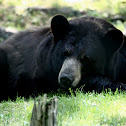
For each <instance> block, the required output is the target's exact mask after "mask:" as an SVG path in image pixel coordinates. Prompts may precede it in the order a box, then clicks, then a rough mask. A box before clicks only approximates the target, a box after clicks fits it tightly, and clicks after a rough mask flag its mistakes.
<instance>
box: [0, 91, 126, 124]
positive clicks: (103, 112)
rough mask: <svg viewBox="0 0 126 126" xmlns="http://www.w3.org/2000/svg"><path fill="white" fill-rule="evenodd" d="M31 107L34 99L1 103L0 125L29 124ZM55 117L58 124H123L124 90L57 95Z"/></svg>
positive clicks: (125, 102)
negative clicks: (119, 91) (56, 113)
mask: <svg viewBox="0 0 126 126" xmlns="http://www.w3.org/2000/svg"><path fill="white" fill-rule="evenodd" d="M57 96H58V95H57ZM48 97H49V98H50V97H51V96H50V95H49V96H48ZM32 107H33V99H29V100H28V101H25V100H24V99H23V98H17V100H16V101H15V102H12V101H8V102H2V103H0V126H28V125H29V123H30V119H31V113H32ZM57 120H58V126H125V125H126V93H123V92H121V93H118V92H115V93H114V94H113V93H112V92H109V93H104V92H103V93H100V94H97V93H96V94H95V93H82V92H79V91H77V93H76V96H74V95H73V93H71V95H69V96H68V95H65V94H62V95H59V96H58V115H57Z"/></svg>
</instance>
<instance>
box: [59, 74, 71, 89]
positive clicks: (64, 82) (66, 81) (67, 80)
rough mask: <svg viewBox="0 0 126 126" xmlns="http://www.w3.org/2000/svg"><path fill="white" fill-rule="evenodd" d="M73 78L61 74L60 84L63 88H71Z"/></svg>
mask: <svg viewBox="0 0 126 126" xmlns="http://www.w3.org/2000/svg"><path fill="white" fill-rule="evenodd" d="M72 83H73V77H72V76H71V75H69V74H62V75H61V76H60V84H61V86H62V87H64V88H69V87H72Z"/></svg>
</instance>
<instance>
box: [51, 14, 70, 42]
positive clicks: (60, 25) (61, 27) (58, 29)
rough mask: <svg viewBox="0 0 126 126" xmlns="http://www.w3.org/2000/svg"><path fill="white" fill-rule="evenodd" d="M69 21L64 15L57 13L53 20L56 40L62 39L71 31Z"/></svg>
mask: <svg viewBox="0 0 126 126" xmlns="http://www.w3.org/2000/svg"><path fill="white" fill-rule="evenodd" d="M69 28H70V25H69V22H68V20H67V19H66V18H65V17H64V16H62V15H56V16H54V17H53V18H52V21H51V31H52V33H53V35H54V39H55V41H58V40H60V39H62V38H63V37H64V36H65V35H66V34H67V33H68V32H69Z"/></svg>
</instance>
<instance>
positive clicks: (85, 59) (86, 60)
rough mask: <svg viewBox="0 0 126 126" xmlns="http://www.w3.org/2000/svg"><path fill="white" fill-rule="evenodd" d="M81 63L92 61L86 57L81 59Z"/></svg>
mask: <svg viewBox="0 0 126 126" xmlns="http://www.w3.org/2000/svg"><path fill="white" fill-rule="evenodd" d="M81 61H82V62H88V61H90V60H89V57H88V56H86V55H85V56H83V57H81Z"/></svg>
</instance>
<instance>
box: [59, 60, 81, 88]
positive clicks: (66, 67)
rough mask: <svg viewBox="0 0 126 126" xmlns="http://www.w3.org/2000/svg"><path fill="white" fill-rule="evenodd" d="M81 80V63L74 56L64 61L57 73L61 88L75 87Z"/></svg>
mask: <svg viewBox="0 0 126 126" xmlns="http://www.w3.org/2000/svg"><path fill="white" fill-rule="evenodd" d="M80 80H81V63H80V62H79V61H78V60H76V59H75V58H68V59H66V60H65V61H64V63H63V65H62V68H61V70H60V73H59V77H58V82H59V84H60V85H61V86H62V87H63V88H70V87H71V88H72V87H76V86H77V85H78V84H79V82H80Z"/></svg>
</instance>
